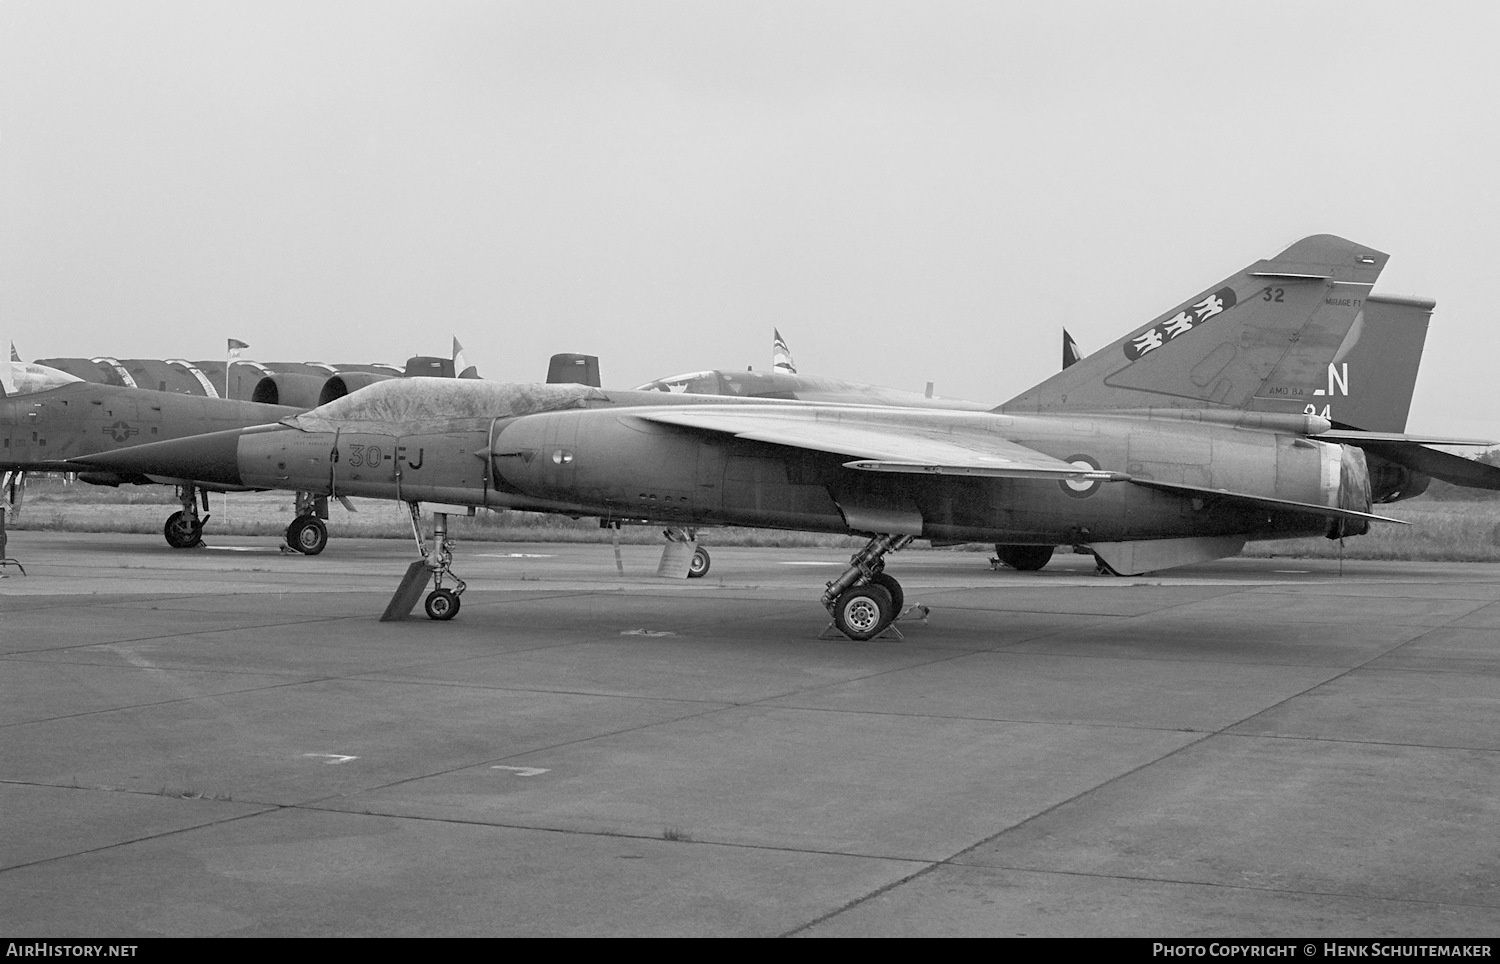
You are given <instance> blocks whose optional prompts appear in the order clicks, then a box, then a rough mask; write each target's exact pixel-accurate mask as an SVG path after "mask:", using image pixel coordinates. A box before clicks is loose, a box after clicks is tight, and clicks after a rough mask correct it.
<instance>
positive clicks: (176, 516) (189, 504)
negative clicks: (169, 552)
mask: <svg viewBox="0 0 1500 964" xmlns="http://www.w3.org/2000/svg"><path fill="white" fill-rule="evenodd" d="M177 499H178V501H179V502H181V503H182V508H181V509H179V510H178V511H176V512H174V513H172V514H171V515H169V516H167V524H166V525H164V526H162V530H161V534H162V535H163V536H164V537H166V540H167V545H169V546H171V547H172V548H173V549H196V548H198V547H199V546H201V545H203V527H204V526H205V525H207V524H208V518H209V517H208V516H207V515H204V516H203V517H202V518H199V516H198V491H197V487H196V486H192V485H179V486H178V487H177ZM203 511H204V512H207V511H208V493H207V492H204V493H203Z"/></svg>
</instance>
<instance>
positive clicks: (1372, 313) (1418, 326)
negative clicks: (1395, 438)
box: [1251, 295, 1436, 432]
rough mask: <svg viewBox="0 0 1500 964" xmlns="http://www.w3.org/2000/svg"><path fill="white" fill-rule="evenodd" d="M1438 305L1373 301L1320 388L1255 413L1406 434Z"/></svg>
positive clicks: (1270, 401) (1267, 401)
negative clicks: (1424, 348)
mask: <svg viewBox="0 0 1500 964" xmlns="http://www.w3.org/2000/svg"><path fill="white" fill-rule="evenodd" d="M1434 307H1436V302H1434V301H1432V300H1430V299H1427V298H1399V297H1395V296H1392V295H1371V296H1370V297H1369V298H1368V299H1366V300H1365V306H1364V312H1363V314H1362V315H1361V316H1360V317H1359V318H1358V319H1357V320H1356V321H1355V324H1354V327H1353V328H1352V329H1351V330H1350V332H1349V336H1348V337H1347V338H1346V339H1345V340H1344V344H1343V345H1342V346H1340V348H1339V351H1338V354H1337V355H1335V356H1334V358H1333V360H1332V361H1331V362H1329V363H1328V371H1327V375H1326V377H1325V378H1324V381H1323V383H1322V384H1321V385H1319V386H1317V387H1315V388H1313V389H1312V391H1311V392H1310V393H1308V394H1306V395H1302V396H1296V397H1283V398H1265V397H1261V398H1256V399H1255V403H1254V404H1253V405H1252V406H1251V408H1252V410H1253V411H1257V412H1286V413H1289V414H1295V415H1319V416H1321V417H1323V418H1326V419H1328V420H1329V421H1331V422H1333V423H1334V425H1335V426H1336V427H1339V428H1353V429H1360V430H1363V431H1366V432H1404V431H1406V416H1407V414H1408V413H1409V412H1410V411H1411V397H1412V393H1413V392H1414V391H1415V390H1416V387H1417V369H1418V368H1419V367H1420V366H1421V364H1422V346H1423V345H1424V344H1425V343H1426V341H1427V324H1428V321H1429V320H1430V319H1431V318H1432V309H1433V308H1434Z"/></svg>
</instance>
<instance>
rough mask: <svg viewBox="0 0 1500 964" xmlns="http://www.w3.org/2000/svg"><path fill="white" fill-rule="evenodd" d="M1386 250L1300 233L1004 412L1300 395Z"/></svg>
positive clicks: (1203, 404)
mask: <svg viewBox="0 0 1500 964" xmlns="http://www.w3.org/2000/svg"><path fill="white" fill-rule="evenodd" d="M1386 259H1387V256H1386V255H1385V254H1383V253H1381V252H1379V251H1376V250H1374V249H1373V248H1367V247H1365V246H1363V245H1359V244H1355V243H1353V242H1351V241H1346V240H1344V239H1343V238H1337V237H1334V236H1333V235H1328V234H1320V235H1315V236H1313V237H1310V238H1304V239H1302V240H1301V241H1298V242H1297V243H1296V244H1293V245H1292V246H1291V247H1289V248H1287V249H1286V250H1285V251H1283V252H1281V254H1279V255H1277V256H1276V257H1274V258H1272V259H1270V260H1267V261H1257V262H1256V263H1255V264H1252V265H1250V266H1249V267H1248V268H1246V269H1244V270H1243V271H1241V272H1239V273H1237V274H1233V275H1230V276H1229V277H1228V278H1226V279H1224V281H1222V282H1220V283H1219V284H1218V285H1216V286H1215V287H1213V288H1210V289H1208V290H1206V291H1202V292H1199V293H1198V294H1197V295H1195V296H1194V297H1192V298H1190V299H1188V300H1187V302H1186V303H1184V304H1182V305H1179V306H1177V307H1176V308H1173V309H1172V310H1171V311H1169V312H1167V313H1166V314H1164V315H1162V316H1161V317H1159V318H1157V319H1156V320H1154V321H1152V322H1151V323H1150V324H1147V325H1143V326H1142V327H1140V328H1137V329H1136V330H1135V331H1133V332H1131V333H1130V334H1128V335H1126V336H1125V337H1124V338H1121V339H1120V340H1119V341H1116V342H1115V343H1114V344H1113V345H1110V346H1109V347H1108V348H1104V349H1101V350H1099V351H1097V352H1094V353H1093V354H1092V355H1089V356H1088V357H1087V358H1085V359H1083V360H1082V361H1081V362H1079V363H1078V364H1076V365H1072V366H1070V367H1068V368H1066V369H1064V370H1063V371H1061V372H1058V373H1057V374H1055V375H1053V376H1052V377H1051V378H1048V379H1047V380H1046V381H1044V382H1042V383H1041V384H1040V385H1037V386H1035V387H1034V388H1032V389H1030V390H1028V391H1026V392H1024V393H1022V394H1020V395H1018V396H1016V397H1015V398H1013V399H1011V400H1010V401H1008V402H1006V403H1005V404H1004V405H1002V406H1000V410H1001V411H1007V412H1026V411H1037V412H1045V411H1112V410H1118V409H1146V408H1203V409H1247V408H1249V407H1250V406H1251V404H1252V403H1253V402H1254V400H1255V399H1257V398H1268V399H1281V398H1287V399H1296V400H1298V401H1299V402H1304V403H1305V402H1306V401H1308V400H1310V399H1311V398H1312V393H1313V392H1314V390H1316V389H1318V388H1321V387H1323V383H1324V380H1325V379H1326V378H1327V367H1328V364H1329V363H1330V362H1332V361H1333V360H1334V358H1335V357H1336V356H1337V355H1338V354H1339V350H1340V348H1341V346H1343V344H1344V342H1345V339H1346V337H1347V336H1348V335H1349V332H1350V329H1351V328H1353V327H1354V323H1355V320H1356V318H1357V317H1358V316H1359V314H1360V312H1361V310H1362V308H1363V306H1364V303H1365V299H1366V297H1367V296H1368V294H1369V291H1370V287H1371V286H1372V285H1373V284H1374V283H1375V279H1376V278H1378V277H1379V276H1380V269H1381V268H1383V267H1385V262H1386ZM1299 408H1300V406H1299Z"/></svg>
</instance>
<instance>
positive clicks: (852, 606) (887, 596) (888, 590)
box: [823, 535, 912, 641]
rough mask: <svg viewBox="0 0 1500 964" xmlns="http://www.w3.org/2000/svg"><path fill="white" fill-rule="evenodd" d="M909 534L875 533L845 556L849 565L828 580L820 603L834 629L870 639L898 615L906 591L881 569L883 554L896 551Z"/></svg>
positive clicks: (861, 638) (904, 545) (904, 546)
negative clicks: (861, 547) (866, 541)
mask: <svg viewBox="0 0 1500 964" xmlns="http://www.w3.org/2000/svg"><path fill="white" fill-rule="evenodd" d="M911 540H912V537H911V536H897V535H877V536H875V537H874V538H873V539H871V540H870V542H869V545H867V546H865V547H864V548H863V549H861V550H860V551H859V552H856V553H855V554H854V555H853V556H851V557H850V558H849V568H848V569H845V570H844V572H843V574H842V575H840V576H839V577H838V578H837V579H835V580H833V581H832V582H830V583H828V587H827V589H826V590H825V591H824V592H823V606H824V608H825V609H827V610H828V613H829V615H831V616H832V617H833V625H834V626H835V627H837V629H838V631H839V632H841V633H843V634H844V635H845V636H848V637H849V638H850V639H854V640H860V641H863V640H866V639H874V638H875V637H876V636H879V635H880V634H881V633H883V632H885V630H886V627H888V626H890V624H891V623H892V622H894V621H895V619H896V617H897V616H899V615H901V607H902V605H903V604H904V603H905V601H906V594H905V593H904V592H903V591H902V589H901V584H900V583H899V582H897V581H896V580H895V579H894V578H893V577H891V576H888V575H886V573H885V554H886V553H888V552H899V551H900V550H902V549H904V548H906V546H907V545H909V544H910V543H911Z"/></svg>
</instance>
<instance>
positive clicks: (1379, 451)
mask: <svg viewBox="0 0 1500 964" xmlns="http://www.w3.org/2000/svg"><path fill="white" fill-rule="evenodd" d="M1356 434H1357V433H1356ZM1318 437H1319V438H1322V436H1318ZM1345 441H1347V442H1348V444H1350V445H1357V446H1359V447H1360V448H1362V449H1364V450H1365V451H1366V452H1367V453H1369V454H1370V455H1375V456H1379V457H1380V458H1382V459H1385V460H1386V461H1387V462H1394V463H1396V464H1397V465H1401V466H1405V467H1406V468H1408V469H1411V470H1412V471H1414V472H1420V473H1422V474H1423V475H1427V476H1431V477H1432V478H1434V479H1438V480H1439V481H1442V482H1447V483H1449V484H1450V485H1459V486H1463V487H1464V488H1466V489H1496V490H1500V466H1495V465H1490V464H1489V463H1488V462H1479V461H1476V460H1475V459H1466V458H1464V457H1463V456H1462V455H1454V454H1453V453H1451V452H1442V451H1439V450H1437V449H1434V448H1428V447H1427V446H1426V445H1422V444H1418V443H1416V442H1408V441H1392V442H1386V441H1368V442H1358V441H1351V440H1347V439H1346V440H1345ZM1438 444H1442V445H1454V444H1458V443H1454V442H1441V443H1438Z"/></svg>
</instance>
